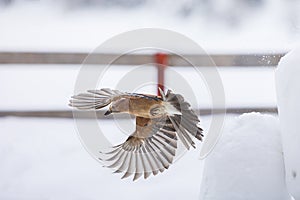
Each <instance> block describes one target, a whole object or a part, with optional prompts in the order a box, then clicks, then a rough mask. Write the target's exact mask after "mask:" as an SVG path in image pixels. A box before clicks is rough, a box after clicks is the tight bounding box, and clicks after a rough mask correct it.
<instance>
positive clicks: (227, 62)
mask: <svg viewBox="0 0 300 200" xmlns="http://www.w3.org/2000/svg"><path fill="white" fill-rule="evenodd" d="M283 55H284V53H276V54H239V55H236V54H227V55H225V54H212V55H209V56H207V55H192V54H189V55H181V56H182V57H184V59H182V57H181V56H179V55H167V61H166V60H164V59H163V61H162V62H163V63H159V59H158V54H128V55H122V56H120V55H118V54H99V53H93V54H91V55H89V54H87V53H59V52H0V67H1V66H4V64H5V66H6V67H7V65H9V64H20V65H22V64H24V67H26V65H25V64H33V65H34V64H41V65H44V66H45V68H47V64H73V65H78V64H82V63H83V62H84V63H86V64H95V65H96V64H97V65H107V64H110V63H111V62H112V60H114V62H113V65H116V66H117V65H143V64H145V63H158V64H160V65H157V66H158V84H159V85H163V84H164V70H160V67H162V65H168V66H171V67H176V66H181V67H182V66H185V67H191V63H192V64H193V65H195V66H199V67H209V66H215V65H216V66H218V67H276V66H277V64H278V62H279V60H280V58H281V57H282V56H283ZM87 56H88V59H86V58H87ZM116 58H117V59H116ZM211 59H212V60H213V61H214V63H215V65H214V64H212V62H211ZM69 66H72V65H69ZM258 70H259V69H258ZM197 111H198V112H199V113H200V114H201V115H210V114H211V113H212V110H211V109H199V110H197ZM252 111H255V112H268V113H277V108H276V107H246V108H245V107H232V108H228V109H227V110H226V112H227V113H232V114H240V113H245V112H252ZM76 112H78V111H76ZM213 112H214V113H218V112H223V111H222V110H218V109H216V110H213ZM94 115H95V113H92V112H82V113H81V114H80V116H81V117H82V118H92V117H94ZM96 115H97V117H99V118H102V117H103V113H102V112H101V111H100V112H97V114H96ZM5 116H16V117H54V118H72V117H73V113H72V110H71V109H70V110H36V111H34V110H31V111H18V110H11V111H0V117H5ZM108 119H110V118H108Z"/></svg>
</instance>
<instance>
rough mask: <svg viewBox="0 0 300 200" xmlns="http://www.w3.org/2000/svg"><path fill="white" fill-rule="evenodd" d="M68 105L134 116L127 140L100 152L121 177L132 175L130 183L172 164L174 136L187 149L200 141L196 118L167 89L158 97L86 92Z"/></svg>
mask: <svg viewBox="0 0 300 200" xmlns="http://www.w3.org/2000/svg"><path fill="white" fill-rule="evenodd" d="M72 98H73V99H72V100H71V101H70V106H73V107H75V108H78V109H80V110H95V109H96V110H98V109H101V108H103V107H105V106H108V105H109V109H108V111H107V112H106V113H105V115H109V114H111V113H129V114H131V115H134V116H136V130H135V131H134V132H133V134H131V135H130V136H129V137H128V138H127V140H126V141H125V142H124V143H122V144H120V145H117V146H114V147H112V149H111V151H109V152H101V154H102V157H101V158H100V160H102V161H103V162H104V165H105V166H106V167H109V168H114V169H115V172H116V173H124V175H123V177H122V178H126V177H129V176H131V175H133V180H136V179H138V178H139V177H141V176H142V175H143V176H144V178H145V179H146V178H148V177H149V176H150V175H151V174H153V175H156V174H158V172H163V171H164V170H165V169H168V168H169V166H170V165H171V164H172V162H173V159H174V156H175V153H176V149H177V137H178V138H179V139H180V141H181V142H182V143H183V144H184V146H185V147H186V148H187V149H189V148H190V147H191V146H192V147H194V148H195V143H194V141H193V139H194V138H196V139H198V140H202V137H203V135H202V129H201V128H200V127H199V122H200V121H199V119H198V117H197V115H196V114H195V113H194V112H193V110H191V108H190V104H189V103H187V102H186V101H185V100H184V98H183V97H182V96H181V95H180V94H174V93H173V92H172V91H171V90H168V92H167V94H164V93H163V92H162V91H161V96H154V95H145V94H137V93H124V92H120V91H118V90H111V89H107V88H104V89H101V90H89V91H88V92H87V93H82V94H79V95H76V96H73V97H72Z"/></svg>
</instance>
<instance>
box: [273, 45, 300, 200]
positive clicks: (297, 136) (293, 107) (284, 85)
mask: <svg viewBox="0 0 300 200" xmlns="http://www.w3.org/2000/svg"><path fill="white" fill-rule="evenodd" d="M299 77H300V48H298V49H295V50H293V51H291V52H290V53H288V54H287V55H286V56H284V57H283V58H282V59H281V61H280V63H279V65H278V68H277V71H276V89H277V101H278V110H279V119H280V126H281V133H282V146H283V152H284V161H285V169H286V182H287V187H288V189H289V192H290V193H291V195H292V196H293V197H294V198H295V199H300V178H299V176H300V159H299V158H300V132H299V119H300V104H299V101H300V93H299V91H300V79H299Z"/></svg>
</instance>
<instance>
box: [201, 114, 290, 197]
mask: <svg viewBox="0 0 300 200" xmlns="http://www.w3.org/2000/svg"><path fill="white" fill-rule="evenodd" d="M204 162H205V163H204V171H203V178H202V183H201V189H200V199H202V200H232V199H234V200H239V199H241V200H243V199H248V200H257V199H273V200H276V199H278V200H288V199H291V197H290V196H289V194H288V191H287V188H286V184H285V171H284V162H283V155H282V148H281V137H280V130H279V121H278V119H277V118H275V117H274V116H271V115H262V114H259V113H249V114H243V115H241V116H239V117H236V118H235V119H232V120H230V121H227V122H226V123H225V128H224V131H223V134H222V136H221V138H220V140H219V142H218V143H217V145H216V146H215V148H214V150H213V152H212V153H211V154H210V155H209V156H208V157H207V158H206V159H205V160H204Z"/></svg>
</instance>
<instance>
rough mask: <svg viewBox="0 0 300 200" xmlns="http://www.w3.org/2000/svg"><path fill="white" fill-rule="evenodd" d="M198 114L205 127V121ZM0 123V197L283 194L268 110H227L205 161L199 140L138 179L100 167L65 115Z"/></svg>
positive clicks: (274, 122)
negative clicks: (167, 164) (263, 112)
mask: <svg viewBox="0 0 300 200" xmlns="http://www.w3.org/2000/svg"><path fill="white" fill-rule="evenodd" d="M200 118H201V124H202V127H203V128H204V131H205V132H204V133H206V132H207V131H208V130H207V129H208V127H209V123H210V119H209V117H200ZM87 123H88V121H87ZM99 123H100V124H101V126H102V127H103V130H104V132H105V134H107V135H108V138H110V141H113V142H114V143H119V142H120V141H121V140H122V139H125V138H126V135H124V133H121V132H120V131H119V132H118V131H115V130H118V128H117V127H115V125H114V123H115V122H114V121H111V120H100V121H99ZM0 126H1V132H0V137H1V140H0V159H1V160H2V162H1V163H2V164H1V165H0V177H1V179H0V199H55V200H57V199H58V200H59V199H90V200H93V199H99V198H101V199H120V198H123V199H129V198H130V199H132V200H135V199H141V198H143V199H145V200H147V199H166V198H168V199H184V198H186V199H191V200H193V199H203V200H218V199H221V200H227V199H228V200H231V199H235V200H238V199H245V197H247V199H249V200H252V199H253V200H257V199H274V200H276V199H278V200H279V199H280V200H287V199H290V198H289V195H288V193H287V189H286V186H285V181H284V177H285V174H284V163H283V156H282V148H281V140H280V131H279V121H278V119H277V118H276V117H275V116H270V115H261V114H258V113H250V114H244V115H242V116H236V115H228V116H227V117H226V120H225V128H224V129H223V133H222V137H221V139H220V141H219V142H218V143H217V146H216V147H215V149H214V151H213V152H212V153H211V154H210V155H209V156H208V157H207V158H206V159H205V160H199V154H200V148H201V144H198V145H197V149H196V150H190V151H188V152H186V153H185V154H184V155H183V156H182V157H181V158H180V159H178V160H176V162H175V163H174V164H173V165H172V166H171V167H170V169H168V170H167V171H165V172H164V173H162V174H159V175H157V176H155V177H153V176H151V177H150V178H149V179H147V180H142V179H141V180H139V181H137V182H132V180H131V179H125V180H121V179H120V175H117V174H112V171H111V170H110V169H107V168H103V167H101V164H100V163H99V162H98V161H96V160H95V159H93V157H92V156H91V155H89V154H88V153H87V151H86V150H85V149H84V147H83V145H82V144H81V143H80V139H79V137H78V135H77V133H76V130H75V123H74V121H73V120H71V119H36V118H27V119H24V118H12V117H9V118H1V119H0ZM112 127H113V128H112ZM112 132H113V133H114V134H110V133H112ZM199 195H200V197H199Z"/></svg>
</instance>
